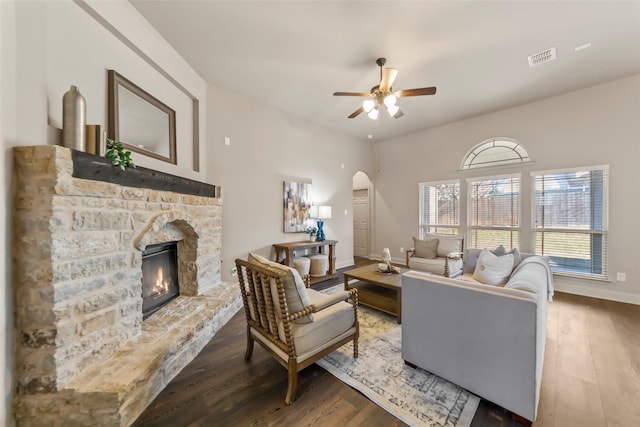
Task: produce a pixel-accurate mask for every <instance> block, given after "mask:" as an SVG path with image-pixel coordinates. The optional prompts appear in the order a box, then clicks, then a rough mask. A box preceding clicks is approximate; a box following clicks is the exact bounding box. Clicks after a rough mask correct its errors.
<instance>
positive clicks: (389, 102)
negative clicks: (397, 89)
mask: <svg viewBox="0 0 640 427" xmlns="http://www.w3.org/2000/svg"><path fill="white" fill-rule="evenodd" d="M397 100H398V98H396V96H395V95H394V94H392V93H390V94H389V95H387V96H386V97H385V98H384V105H386V106H387V108H390V107H393V106H394V105H396V101H397Z"/></svg>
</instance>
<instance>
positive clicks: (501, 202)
mask: <svg viewBox="0 0 640 427" xmlns="http://www.w3.org/2000/svg"><path fill="white" fill-rule="evenodd" d="M468 185H469V190H468V199H469V219H468V223H469V231H470V237H471V244H470V245H469V247H471V248H487V249H493V248H495V247H496V246H498V245H503V246H504V247H505V248H507V250H508V249H510V248H515V247H518V243H519V217H520V176H519V175H518V176H503V177H492V178H472V179H469V180H468Z"/></svg>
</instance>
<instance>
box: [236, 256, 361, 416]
mask: <svg viewBox="0 0 640 427" xmlns="http://www.w3.org/2000/svg"><path fill="white" fill-rule="evenodd" d="M236 267H237V269H238V282H239V284H240V290H241V293H242V302H243V303H244V312H245V316H246V319H247V349H246V352H245V356H244V358H245V360H250V359H251V355H252V353H253V342H254V341H257V342H258V344H260V345H261V346H262V347H264V349H265V350H266V351H267V352H269V353H270V354H271V355H272V356H273V357H274V358H275V359H276V360H277V361H278V362H280V364H281V365H282V366H284V367H285V368H286V369H287V370H288V387H287V394H286V397H285V403H286V404H287V405H290V404H291V403H293V401H294V400H295V395H296V388H297V382H298V372H299V371H301V370H302V369H304V368H306V367H307V366H309V365H311V364H313V363H314V362H315V361H316V360H318V359H320V358H322V357H324V356H326V355H327V354H329V353H331V352H332V351H334V350H335V349H337V348H339V347H341V346H342V345H344V344H346V343H347V342H349V341H351V340H353V357H358V334H359V326H358V292H357V290H356V289H351V290H349V291H342V292H338V293H336V294H333V295H324V294H322V293H320V292H317V291H315V290H313V289H308V288H309V278H308V276H306V283H304V282H303V281H302V278H301V277H300V275H299V274H298V272H297V271H296V270H295V269H293V268H291V267H288V266H285V265H282V264H278V263H276V262H273V261H269V260H267V259H266V258H263V257H261V256H259V255H255V254H249V260H248V261H244V260H242V259H236ZM347 299H350V300H351V304H349V303H348V302H346V301H345V300H347Z"/></svg>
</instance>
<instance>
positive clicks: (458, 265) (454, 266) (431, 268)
mask: <svg viewBox="0 0 640 427" xmlns="http://www.w3.org/2000/svg"><path fill="white" fill-rule="evenodd" d="M448 261H449V277H455V276H456V275H458V274H460V271H462V265H463V261H462V260H461V259H449V260H448ZM446 262H447V259H446V258H435V259H427V258H418V257H411V258H409V268H411V269H413V270H419V271H426V272H428V273H431V274H439V275H441V276H444V268H445V265H446Z"/></svg>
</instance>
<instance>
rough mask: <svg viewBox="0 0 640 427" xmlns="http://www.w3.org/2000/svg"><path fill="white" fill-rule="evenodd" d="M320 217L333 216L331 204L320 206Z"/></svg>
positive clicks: (328, 217)
mask: <svg viewBox="0 0 640 427" xmlns="http://www.w3.org/2000/svg"><path fill="white" fill-rule="evenodd" d="M318 218H320V219H330V218H331V206H318Z"/></svg>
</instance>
